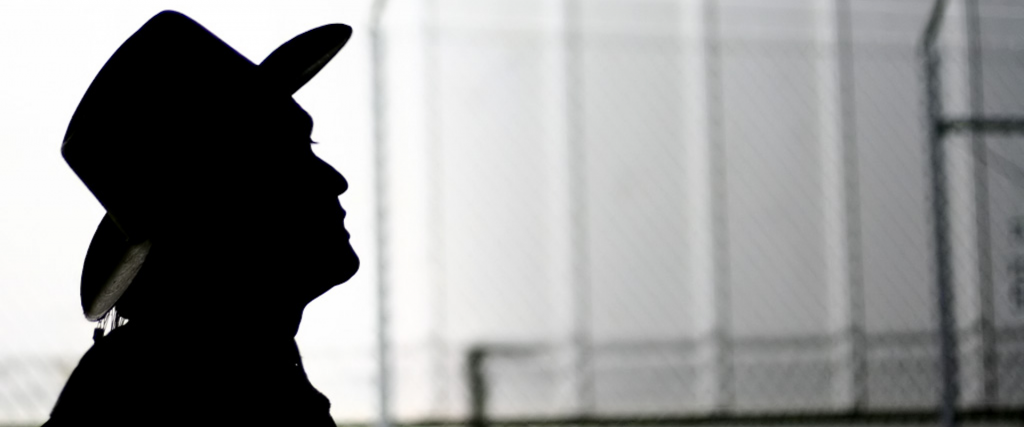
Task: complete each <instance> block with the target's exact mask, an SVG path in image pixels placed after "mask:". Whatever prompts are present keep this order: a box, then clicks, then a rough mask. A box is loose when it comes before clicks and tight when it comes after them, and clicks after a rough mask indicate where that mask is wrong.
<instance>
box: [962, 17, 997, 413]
mask: <svg viewBox="0 0 1024 427" xmlns="http://www.w3.org/2000/svg"><path fill="white" fill-rule="evenodd" d="M966 2H967V4H966V9H967V10H966V12H967V13H966V19H967V62H968V67H969V70H968V79H969V81H968V84H969V87H970V95H969V96H970V116H971V117H983V116H984V114H985V111H984V110H985V98H984V92H983V90H982V77H983V76H982V68H981V67H982V63H981V22H980V18H979V16H978V0H966ZM971 154H972V157H973V158H974V205H975V208H974V209H975V212H974V215H975V225H976V231H975V236H976V244H977V250H978V261H977V262H978V287H979V289H978V300H979V303H980V304H981V307H979V314H978V318H977V322H978V324H977V325H976V326H977V327H976V328H972V332H973V331H977V332H978V333H980V334H981V336H980V340H981V342H980V343H979V345H980V347H981V354H980V358H981V369H982V372H981V375H982V389H981V401H982V403H983V404H985V405H988V404H990V403H992V401H993V399H994V398H995V395H996V390H997V386H998V383H997V380H998V379H997V376H996V370H995V362H996V353H995V342H994V339H995V330H994V327H993V322H992V315H993V311H994V307H993V301H992V246H991V236H990V233H991V228H990V225H989V222H990V221H991V216H990V213H989V192H988V146H987V145H986V144H985V138H984V132H983V131H982V130H981V129H973V130H972V131H971Z"/></svg>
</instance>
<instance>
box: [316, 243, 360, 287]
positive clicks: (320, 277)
mask: <svg viewBox="0 0 1024 427" xmlns="http://www.w3.org/2000/svg"><path fill="white" fill-rule="evenodd" d="M322 254H323V258H321V259H320V262H319V263H318V264H319V265H318V266H317V267H316V268H314V269H313V271H316V273H314V274H313V275H312V276H313V277H310V278H309V280H310V283H314V284H316V285H315V290H314V295H312V296H311V298H310V300H312V299H313V298H316V297H318V296H320V295H322V294H323V293H325V292H327V291H328V290H330V289H331V288H333V287H335V286H337V285H340V284H342V283H345V282H347V281H348V280H349V279H351V278H352V276H355V274H356V272H357V271H359V256H357V255H356V253H355V251H354V250H352V247H351V246H349V245H347V244H346V245H345V247H344V248H343V249H339V250H338V251H325V252H322Z"/></svg>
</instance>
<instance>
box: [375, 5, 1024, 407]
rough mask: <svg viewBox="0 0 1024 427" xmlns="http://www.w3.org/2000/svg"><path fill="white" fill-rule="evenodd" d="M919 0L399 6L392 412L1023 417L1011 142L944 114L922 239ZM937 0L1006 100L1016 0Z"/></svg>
mask: <svg viewBox="0 0 1024 427" xmlns="http://www.w3.org/2000/svg"><path fill="white" fill-rule="evenodd" d="M934 3H935V2H933V1H927V0H918V1H914V0H904V1H891V0H888V1H881V0H879V1H874V0H861V1H849V0H821V1H810V0H787V1H772V2H758V1H750V0H719V1H699V0H689V1H687V0H644V1H635V0H633V1H625V0H591V1H580V0H561V1H507V0H487V1H479V0H475V1H468V0H425V1H412V0H405V1H403V0H394V1H392V2H390V3H389V4H388V8H387V9H386V13H385V14H384V16H383V20H382V24H381V25H382V26H381V30H380V33H379V35H380V39H379V45H378V46H379V51H380V52H381V53H380V57H379V65H381V66H382V69H383V70H385V73H384V74H382V76H383V77H382V82H383V83H382V84H381V87H380V89H381V90H380V95H381V99H382V102H381V104H380V111H379V112H380V118H381V120H382V128H383V129H384V131H383V132H382V134H381V139H380V141H379V143H380V144H381V145H380V148H381V150H382V153H383V155H382V156H381V159H382V165H381V167H383V168H384V170H385V171H386V173H385V174H384V176H385V177H386V180H387V185H385V186H384V189H385V193H384V194H383V198H382V206H383V207H384V208H385V209H386V211H387V212H388V215H387V217H386V218H387V221H386V222H385V223H384V227H385V230H386V233H385V235H386V236H387V241H386V245H385V248H386V249H385V251H384V254H385V256H383V257H382V259H383V260H385V264H384V265H383V268H384V269H385V270H386V271H389V272H391V274H390V277H389V280H387V281H385V282H384V283H383V284H384V286H387V288H388V290H389V291H388V292H389V294H390V296H391V298H390V299H389V300H388V305H387V310H388V312H389V313H390V316H391V318H392V320H393V323H392V328H391V329H389V330H388V331H387V337H388V339H389V342H391V343H392V344H393V345H394V347H393V351H392V352H391V355H390V360H391V364H390V365H389V366H390V367H391V369H392V370H393V372H394V377H393V381H392V382H391V383H390V384H391V386H392V389H391V390H392V391H393V392H392V393H391V395H390V399H391V402H392V403H393V407H392V409H393V415H394V417H395V419H397V420H398V421H400V422H417V421H422V420H424V419H442V420H443V419H454V420H460V419H474V420H476V422H485V421H486V422H496V423H502V422H512V421H514V420H519V421H523V420H532V421H533V422H548V423H555V422H565V423H568V422H571V421H572V420H577V421H579V420H590V422H601V420H605V421H608V420H619V421H621V422H629V421H628V420H634V422H638V423H639V422H644V421H642V420H648V421H650V420H662V421H664V420H666V419H669V420H673V419H674V420H677V421H679V422H684V421H685V420H690V421H694V422H697V421H700V420H704V421H708V420H732V421H731V422H750V423H763V422H766V420H774V421H772V422H775V421H786V420H790V421H793V422H800V420H803V421H804V422H820V423H823V424H829V423H838V422H850V421H855V422H869V421H878V420H882V421H886V422H895V423H900V422H903V423H929V422H935V420H938V419H939V418H938V414H939V413H940V409H941V408H942V405H943V402H944V400H943V399H944V396H947V397H948V396H949V395H948V394H944V393H948V392H949V391H950V390H955V391H954V394H955V395H956V400H957V402H959V403H958V408H959V411H960V412H959V413H958V415H960V418H961V419H962V420H970V419H975V418H971V417H977V416H981V415H990V416H993V417H995V418H994V419H996V420H1003V421H1005V422H1013V421H1014V420H1018V421H1019V419H1020V415H1021V412H1020V411H1021V410H1022V409H1024V387H1022V386H1021V382H1020V381H1019V378H1020V377H1021V376H1022V374H1024V369H1022V368H1021V367H1020V366H1021V362H1024V360H1022V357H1024V354H1022V351H1024V341H1022V340H1021V338H1022V335H1021V331H1020V329H1021V326H1022V325H1024V324H1022V320H1024V310H1022V308H1021V307H1024V305H1022V304H1021V302H1022V301H1024V288H1022V287H1021V286H1022V285H1021V284H1020V283H1024V273H1021V271H1024V268H1021V267H1020V265H1024V261H1021V260H1024V258H1022V257H1024V237H1022V236H1024V232H1022V231H1021V230H1024V216H1022V215H1024V212H1019V210H1020V209H1021V206H1022V205H1021V203H1020V199H1021V197H1020V194H1022V192H1021V190H1022V188H1021V185H1022V184H1024V157H1021V155H1024V151H1022V150H1024V149H1022V148H1021V146H1020V145H1019V144H1020V143H1022V142H1024V141H1021V138H1020V137H1019V136H1016V135H1011V136H1006V135H1005V134H1004V135H1001V136H998V137H996V136H972V135H971V134H966V135H967V136H966V137H963V138H961V136H962V135H965V134H957V135H950V136H949V137H946V138H944V144H945V146H946V147H947V152H948V162H947V163H948V164H947V165H946V168H945V170H946V172H948V173H945V175H943V176H940V177H939V178H938V179H942V180H948V181H946V182H948V186H947V188H946V189H945V190H944V191H946V192H945V193H944V196H943V198H944V200H946V201H948V203H947V204H946V205H945V206H944V207H943V209H944V211H943V212H944V213H943V215H945V217H946V218H948V227H947V228H944V229H943V230H945V231H943V232H942V233H944V234H943V237H942V238H943V239H948V245H947V246H943V245H942V244H941V243H940V242H938V241H937V239H939V236H938V231H937V230H938V229H937V228H936V227H935V225H936V222H935V219H934V218H935V216H934V214H935V209H934V208H935V204H934V203H933V202H935V198H934V197H933V191H934V188H935V187H933V183H934V182H935V179H936V176H935V175H934V173H933V172H934V171H933V169H932V166H933V165H932V163H931V160H932V159H933V157H932V149H933V145H931V144H930V142H929V141H930V136H929V135H931V134H930V133H929V129H931V128H932V126H933V125H932V124H931V122H930V121H929V120H930V119H929V117H930V116H929V115H928V111H929V105H930V104H929V101H928V99H929V98H928V97H927V93H926V85H925V82H926V80H927V79H926V78H925V69H926V67H925V64H926V62H927V61H926V60H925V59H926V58H925V57H924V56H923V55H922V46H921V40H922V39H921V37H922V32H923V30H924V28H925V26H926V24H927V23H928V22H929V18H930V14H931V12H932V10H933V7H934V6H935V4H934ZM939 18H940V20H941V21H942V22H943V23H944V26H942V28H941V30H940V31H939V33H938V34H939V36H940V39H941V42H940V43H939V44H938V46H939V47H938V48H937V49H938V50H941V52H942V57H943V58H948V60H947V61H946V62H943V63H942V66H941V67H940V68H941V69H940V73H941V74H942V76H943V77H942V79H941V82H940V83H941V86H939V89H938V90H940V91H943V93H945V94H946V95H945V98H944V100H945V105H947V107H949V108H951V110H949V111H970V112H972V113H971V114H968V115H966V116H964V117H967V118H970V117H973V116H974V115H977V114H978V111H979V108H980V109H983V110H984V111H985V112H986V113H987V114H996V115H998V116H1000V117H1003V116H1012V115H1013V114H1015V111H1014V110H1015V109H1017V110H1019V109H1020V108H1019V107H1020V106H1021V103H1022V102H1024V96H1021V95H1024V93H1020V92H1021V91H1022V89H1020V88H1021V87H1024V85H1021V83H1024V80H1022V79H1021V78H1020V77H1024V74H1022V73H1024V52H1022V50H1021V48H1022V46H1021V39H1022V38H1024V32H1022V31H1021V28H1024V27H1022V26H1021V25H1020V24H1021V23H1022V22H1024V21H1022V19H1024V7H1022V6H1020V5H1018V4H1016V3H1014V2H1008V1H1002V2H999V1H985V2H978V4H975V3H973V2H966V1H952V2H951V4H950V5H949V7H948V8H946V10H945V11H944V13H943V14H942V16H940V17H939ZM971 31H975V32H980V33H981V36H980V37H978V38H976V39H974V38H971V37H969V33H970V32H971ZM972 40H976V42H972ZM972 43H973V44H972ZM974 79H977V80H978V81H980V82H981V83H976V82H974ZM977 85H980V87H982V89H981V90H980V92H982V95H983V99H981V100H978V99H977V96H978V94H977V93H975V92H978V90H977V89H973V91H974V92H972V89H971V88H972V87H976V86H977ZM972 93H974V95H972ZM972 97H974V98H972ZM972 105H973V107H972ZM957 108H959V109H960V110H956V109H957ZM957 138H960V139H963V140H962V141H961V140H957ZM964 138H966V139H964ZM970 138H980V139H975V140H973V141H972V140H970ZM979 140H982V141H983V143H981V144H979V142H978V141H979ZM941 247H946V248H947V250H946V251H944V253H945V254H946V255H945V258H942V257H939V256H937V253H938V252H940V251H937V249H939V248H941ZM943 259H946V260H948V272H949V273H948V279H949V280H946V281H944V280H940V279H941V278H942V276H943V273H942V271H944V270H943V269H942V268H939V267H940V264H942V263H943V262H946V261H942V260H943ZM1018 276H1020V277H1018ZM941 283H945V285H942V284H941ZM943 286H946V287H947V288H948V290H949V292H948V295H947V293H943V292H940V289H942V287H943ZM943 297H945V298H943ZM947 303H948V304H947ZM944 312H945V313H947V314H948V316H945V317H944V316H943V315H942V313H944ZM943 318H945V319H951V320H952V322H953V323H951V324H950V326H951V328H950V333H949V334H946V336H945V338H947V339H944V338H943V337H944V335H943V334H942V328H941V325H942V322H941V321H940V319H943ZM944 345H951V346H952V347H948V348H947V347H944ZM944 348H946V349H947V350H949V349H953V350H952V351H944V350H943V349H944ZM950 369H952V370H950ZM950 373H952V374H950ZM950 375H952V376H950ZM950 378H952V381H950ZM951 382H952V383H953V384H952V385H953V386H954V387H948V386H947V385H948V384H950V383H951ZM882 415H884V417H882V418H879V416H882ZM758 417H761V418H758ZM829 417H833V418H829ZM844 417H845V418H844ZM907 417H909V418H907ZM913 417H918V418H913ZM510 420H511V421H510ZM558 420H562V421H558ZM743 420H746V421H743ZM844 420H845V421H844ZM990 420H991V419H990ZM519 421H515V422H519ZM609 422H610V421H609ZM723 422H728V421H723Z"/></svg>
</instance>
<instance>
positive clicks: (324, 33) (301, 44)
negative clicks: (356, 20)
mask: <svg viewBox="0 0 1024 427" xmlns="http://www.w3.org/2000/svg"><path fill="white" fill-rule="evenodd" d="M351 37H352V27H349V26H348V25H345V24H329V25H324V26H322V27H318V28H314V29H312V30H309V31H306V32H305V33H302V34H299V35H297V36H295V37H293V38H292V39H291V40H288V41H287V42H285V43H284V44H282V45H281V46H280V47H278V48H277V49H275V50H274V51H273V52H271V53H270V55H268V56H267V57H266V59H264V60H263V62H261V63H260V65H259V73H260V74H261V75H262V76H263V78H264V79H265V80H267V81H271V82H273V84H274V85H276V86H278V87H280V88H282V89H284V90H285V91H286V92H287V93H288V94H289V95H290V94H293V93H295V92H297V91H298V90H299V89H300V88H302V86H304V85H305V84H306V83H307V82H309V80H310V79H312V78H313V76H315V75H316V74H317V73H319V72H320V70H321V69H323V68H324V66H325V65H327V63H328V62H330V60H331V58H334V55H337V54H338V52H339V51H340V50H341V48H342V47H345V43H348V39H349V38H351Z"/></svg>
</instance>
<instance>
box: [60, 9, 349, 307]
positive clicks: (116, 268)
mask: <svg viewBox="0 0 1024 427" xmlns="http://www.w3.org/2000/svg"><path fill="white" fill-rule="evenodd" d="M351 35H352V29H351V28H350V27H348V26H346V25H343V24H330V25H325V26H322V27H318V28H315V29H313V30H310V31H308V32H305V33H303V34H300V35H298V36H296V37H295V38H293V39H291V40H289V41H288V42H286V43H284V44H283V45H281V46H280V47H278V48H277V49H276V50H275V51H274V52H273V53H271V54H270V55H269V56H268V57H267V58H266V59H265V60H263V62H262V63H260V64H259V65H256V64H255V63H253V62H252V61H250V60H248V59H247V58H245V57H244V56H242V55H241V54H240V53H238V52H237V51H235V50H234V49H232V48H231V47H230V46H228V45H227V44H226V43H224V42H223V41H221V40H220V39H219V38H217V37H216V36H215V35H213V34H212V33H211V32H210V31H208V30H207V29H205V28H203V27H202V26H201V25H199V24H198V23H196V22H195V21H193V20H192V19H190V18H188V17H186V16H185V15H182V14H181V13H178V12H174V11H164V12H161V13H159V14H157V15H156V16H154V17H153V18H151V19H150V20H149V21H147V22H146V23H145V24H144V25H143V26H142V27H141V28H140V29H139V30H138V31H136V32H135V34H133V35H132V36H131V37H129V38H128V39H127V40H126V41H125V42H124V43H123V44H122V45H121V46H120V47H119V48H118V49H117V51H115V52H114V54H113V55H112V56H111V57H110V59H109V60H108V61H107V63H106V64H105V65H104V66H103V68H102V69H101V70H100V72H99V73H98V74H97V76H96V78H95V79H94V80H93V82H92V83H91V84H90V86H89V88H88V89H87V90H86V93H85V95H84V96H83V97H82V100H81V102H80V103H79V105H78V107H77V109H76V110H75V113H74V115H73V116H72V118H71V121H70V124H69V125H68V129H67V133H66V134H65V136H64V141H63V144H62V146H61V154H62V155H63V156H64V159H65V161H67V163H68V165H69V166H71V169H72V170H73V171H74V172H75V174H77V175H78V177H79V178H80V179H81V180H82V182H84V183H85V185H86V187H88V188H89V190H90V191H91V192H92V193H93V195H95V196H96V198H97V199H98V200H99V202H100V203H101V204H102V205H103V206H104V208H106V210H107V213H106V215H105V216H104V218H103V219H102V220H101V221H100V224H99V226H98V227H97V229H96V232H95V234H94V235H93V238H92V242H91V243H90V245H89V250H88V253H87V254H86V257H85V266H84V268H83V270H82V281H81V297H82V310H83V311H84V313H85V317H86V318H87V319H89V320H93V321H95V320H99V319H101V318H103V316H104V315H106V313H107V312H108V311H110V309H111V308H112V307H113V306H114V304H115V303H117V301H118V299H119V298H121V296H122V295H123V294H124V292H125V290H127V289H128V287H129V286H130V285H131V284H132V281H133V280H134V279H135V277H136V275H138V273H139V271H140V270H141V269H142V266H143V265H144V264H145V262H146V258H147V255H148V254H149V253H150V250H151V248H152V246H153V244H152V239H151V237H152V236H153V233H154V230H155V228H156V227H157V226H156V225H155V224H154V221H153V218H154V217H155V216H157V215H158V214H159V210H160V209H161V206H158V204H157V203H155V202H154V200H155V199H156V198H158V197H166V192H163V193H161V192H160V191H157V190H154V188H157V187H156V186H157V184H156V182H157V180H158V179H163V180H164V181H167V180H168V178H166V177H164V178H158V177H157V175H159V174H160V173H164V174H165V175H166V172H167V170H169V169H167V170H161V171H159V172H158V171H155V169H154V167H153V164H156V163H159V162H158V161H157V159H179V160H180V159H191V158H190V157H185V156H193V157H195V154H194V153H193V152H191V151H190V152H188V153H180V152H183V151H186V149H188V148H191V149H192V150H193V151H194V150H195V149H196V148H195V147H182V144H165V143H159V144H157V143H152V142H151V141H150V140H151V139H153V138H159V137H160V135H164V134H167V133H173V132H180V128H182V127H184V126H182V124H183V123H188V124H190V127H191V128H194V129H201V130H202V131H209V130H211V129H215V128H222V127H226V126H229V124H225V123H220V122H217V117H216V116H217V114H218V111H222V110H223V109H229V108H235V107H236V106H238V105H240V104H242V103H246V102H250V103H251V102H264V101H266V100H271V101H266V102H277V101H276V100H281V102H284V101H283V100H290V97H291V95H292V94H293V93H294V92H295V91H297V90H298V89H299V88H301V87H302V86H303V85H304V84H306V82H308V81H309V80H310V79H311V78H313V76H314V75H316V74H317V73H318V72H319V71H320V69H322V68H323V67H324V65H326V64H327V62H328V61H330V60H331V58H333V57H334V55H335V54H337V53H338V51H339V50H341V48H342V47H343V46H344V45H345V43H346V42H347V41H348V39H349V37H351ZM179 136H180V135H179ZM186 145H187V144H186ZM215 149H216V147H205V146H204V147H202V150H204V151H208V150H215ZM176 155H178V156H181V157H177V158H176V157H174V156H176ZM165 163H166V162H165ZM173 179H174V178H173V177H171V178H170V180H171V181H173ZM160 188H161V189H164V190H166V188H163V187H160ZM154 193H156V194H154Z"/></svg>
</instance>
